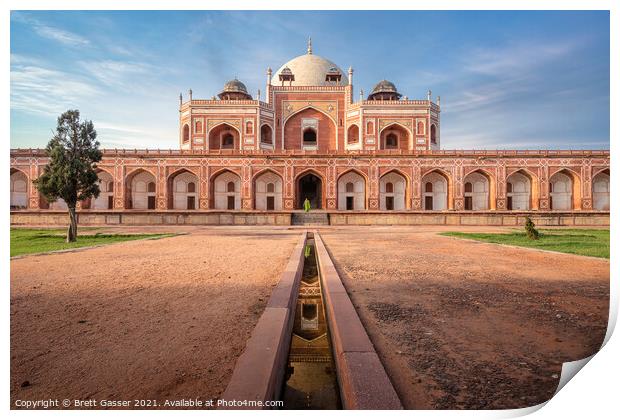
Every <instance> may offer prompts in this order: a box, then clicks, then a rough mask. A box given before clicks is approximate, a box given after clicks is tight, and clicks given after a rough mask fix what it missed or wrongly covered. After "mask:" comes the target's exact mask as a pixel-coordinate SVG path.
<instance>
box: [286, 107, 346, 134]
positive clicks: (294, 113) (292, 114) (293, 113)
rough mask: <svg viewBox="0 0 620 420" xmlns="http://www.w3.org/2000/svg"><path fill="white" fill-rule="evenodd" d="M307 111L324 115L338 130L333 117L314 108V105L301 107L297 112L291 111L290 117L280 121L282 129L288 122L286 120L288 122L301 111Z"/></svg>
mask: <svg viewBox="0 0 620 420" xmlns="http://www.w3.org/2000/svg"><path fill="white" fill-rule="evenodd" d="M307 109H313V110H315V111H317V112H320V113H321V114H323V115H325V116H326V117H327V118H329V119H330V120H331V121H332V122H333V123H334V126H335V127H336V128H338V122H337V121H336V120H335V119H334V117H333V116H331V115H329V114H328V113H327V112H325V111H324V110H322V109H320V108H317V107H315V106H314V105H306V106H305V107H303V108H300V109H297V110H295V111H293V112H292V113H291V114H290V115H288V116H287V117H286V118H284V119H283V120H282V128H284V126H285V125H286V123H287V122H288V120H290V119H291V118H292V117H294V116H295V115H297V114H299V113H300V112H303V111H305V110H307Z"/></svg>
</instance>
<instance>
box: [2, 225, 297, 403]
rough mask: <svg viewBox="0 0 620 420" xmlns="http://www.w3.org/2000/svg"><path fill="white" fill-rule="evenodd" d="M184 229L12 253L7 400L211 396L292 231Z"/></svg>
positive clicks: (282, 260) (289, 245)
mask: <svg viewBox="0 0 620 420" xmlns="http://www.w3.org/2000/svg"><path fill="white" fill-rule="evenodd" d="M155 230H159V231H173V230H176V231H188V229H168V228H163V229H155ZM124 231H134V232H144V231H154V230H153V229H149V230H145V229H140V228H131V229H125V230H124ZM189 231H191V234H189V235H184V236H177V237H173V238H165V239H159V240H148V241H135V242H125V243H121V244H114V245H110V246H105V247H102V248H94V249H89V250H82V251H78V252H72V253H63V254H55V255H45V256H31V257H26V258H21V259H16V260H13V261H12V262H11V344H10V345H11V403H12V407H13V402H14V401H15V400H16V399H22V400H35V399H48V398H54V399H60V400H62V399H65V398H69V399H97V400H100V399H123V400H129V399H157V400H160V401H161V400H164V399H180V398H201V399H212V398H216V397H218V396H219V395H220V393H221V392H223V390H224V389H225V387H226V385H227V383H228V380H229V377H230V375H231V374H232V369H233V367H234V364H235V362H236V359H237V357H238V356H239V355H240V354H241V352H242V351H243V349H244V347H245V343H246V340H247V339H248V338H249V336H250V334H251V332H252V329H253V328H254V326H255V324H256V322H257V320H258V318H259V316H260V314H261V313H262V311H263V308H264V306H265V304H266V302H267V299H268V297H269V295H270V293H271V290H272V287H273V286H274V285H275V284H276V283H277V281H278V279H279V277H280V274H281V272H282V270H283V269H284V266H285V264H286V261H287V260H288V257H289V256H290V253H291V252H292V249H293V247H294V245H295V243H296V242H297V240H298V233H297V232H295V231H287V230H265V229H263V230H260V229H232V230H231V229H198V228H192V229H189ZM25 382H27V383H28V384H29V385H26V384H24V383H25ZM24 385H26V386H24Z"/></svg>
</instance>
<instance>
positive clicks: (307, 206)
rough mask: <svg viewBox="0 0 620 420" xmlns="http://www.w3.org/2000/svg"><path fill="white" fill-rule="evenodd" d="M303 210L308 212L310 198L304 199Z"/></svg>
mask: <svg viewBox="0 0 620 420" xmlns="http://www.w3.org/2000/svg"><path fill="white" fill-rule="evenodd" d="M304 211H305V212H306V213H308V212H309V211H310V200H308V199H307V198H306V199H305V200H304Z"/></svg>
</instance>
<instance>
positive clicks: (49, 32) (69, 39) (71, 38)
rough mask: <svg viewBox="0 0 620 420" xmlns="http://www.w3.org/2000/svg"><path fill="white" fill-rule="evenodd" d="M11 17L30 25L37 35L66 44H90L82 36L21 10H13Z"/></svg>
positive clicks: (77, 45) (75, 45) (78, 45)
mask: <svg viewBox="0 0 620 420" xmlns="http://www.w3.org/2000/svg"><path fill="white" fill-rule="evenodd" d="M11 18H12V19H13V21H16V22H21V23H24V24H27V25H30V26H31V27H32V29H33V31H34V32H35V33H36V34H37V35H39V36H41V37H43V38H47V39H50V40H52V41H56V42H59V43H61V44H64V45H67V46H71V47H80V46H85V45H89V44H90V41H89V40H88V39H86V38H85V37H83V36H80V35H78V34H75V33H73V32H69V31H67V30H65V29H60V28H56V27H54V26H50V25H48V24H45V23H43V22H41V21H39V20H38V19H35V18H33V17H32V16H29V15H27V14H24V13H22V12H14V13H13V14H12V15H11Z"/></svg>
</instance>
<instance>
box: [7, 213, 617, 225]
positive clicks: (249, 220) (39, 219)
mask: <svg viewBox="0 0 620 420" xmlns="http://www.w3.org/2000/svg"><path fill="white" fill-rule="evenodd" d="M301 213H302V212H301V211H297V212H283V211H278V212H273V211H172V210H168V211H92V210H88V211H81V212H78V222H79V223H80V224H81V225H86V226H88V225H93V226H96V225H134V226H135V225H277V226H289V225H291V224H293V223H292V220H293V218H294V217H298V216H297V215H298V214H301ZM293 215H295V216H293ZM309 215H320V218H321V219H322V220H325V219H327V220H329V224H330V225H337V226H338V225H450V226H459V225H468V226H469V225H473V226H475V225H479V226H522V225H523V224H524V223H525V216H529V217H531V218H532V220H533V221H534V223H535V224H536V225H538V226H609V212H598V211H574V212H557V211H556V212H538V211H536V212H511V211H502V212H500V211H488V212H485V211H483V212H473V211H442V212H438V211H415V212H414V211H407V212H398V211H384V212H374V211H366V212H351V211H336V212H325V211H316V210H315V211H311V212H310V213H309ZM313 217H314V216H313ZM68 223H69V215H68V214H67V212H66V211H53V210H40V211H34V210H16V211H11V225H15V226H17V225H36V226H41V225H48V226H64V225H67V224H68Z"/></svg>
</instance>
